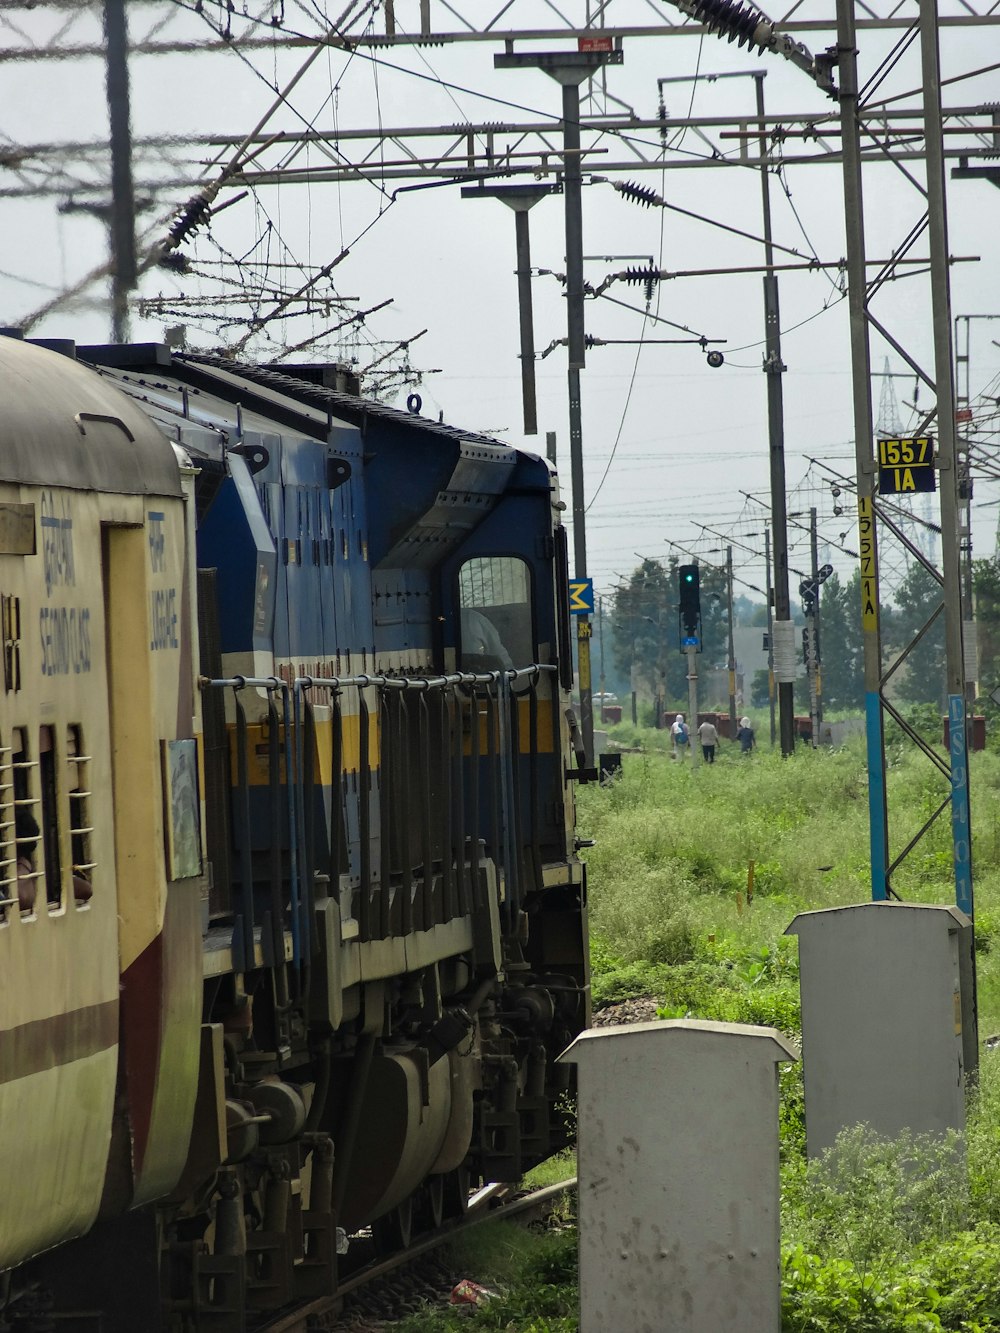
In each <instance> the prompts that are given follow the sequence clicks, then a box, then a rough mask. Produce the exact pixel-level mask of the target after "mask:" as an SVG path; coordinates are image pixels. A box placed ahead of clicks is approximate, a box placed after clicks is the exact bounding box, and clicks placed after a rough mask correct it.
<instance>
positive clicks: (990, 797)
mask: <svg viewBox="0 0 1000 1333" xmlns="http://www.w3.org/2000/svg"><path fill="white" fill-rule="evenodd" d="M660 734H661V733H657V732H655V731H651V732H650V733H649V735H650V736H651V737H652V738H653V741H654V742H655V741H656V740H657V739H658V737H659V736H660ZM887 784H888V791H889V801H890V809H891V811H892V818H891V824H890V835H891V842H892V849H893V851H895V850H896V849H898V848H899V847H901V846H902V845H905V843H906V842H907V841H908V840H909V839H910V837H911V836H912V835H913V834H914V833H915V832H916V831H917V829H918V828H919V826H920V824H921V823H922V822H923V821H924V820H925V819H926V818H928V817H929V816H930V815H931V814H932V813H933V811H934V810H935V808H936V807H937V805H938V803H939V802H940V800H941V799H942V796H943V795H944V790H945V789H944V785H943V781H942V779H941V778H940V776H939V775H938V774H937V773H936V771H935V770H934V769H932V767H931V765H930V764H929V763H928V762H927V761H926V760H924V759H923V758H922V757H921V756H919V755H915V754H913V753H912V752H905V751H902V750H892V749H890V752H889V756H888V771H887ZM971 790H972V818H973V829H974V833H975V841H974V856H975V865H974V873H975V891H976V924H977V947H978V949H979V959H978V962H979V1004H980V1031H981V1032H982V1033H983V1034H984V1035H986V1034H988V1033H991V1032H997V1031H1000V957H998V956H997V955H996V954H995V953H994V951H993V950H992V949H991V945H992V943H993V939H994V937H995V936H996V934H997V932H998V930H1000V826H998V824H997V822H996V820H995V819H994V817H993V810H994V808H995V806H996V803H997V799H998V795H1000V755H997V754H993V753H988V752H987V753H983V754H976V755H973V756H972V764H971ZM578 823H579V828H580V832H581V834H583V835H584V836H587V837H592V838H594V839H595V840H596V846H595V847H594V848H592V849H591V850H590V851H589V852H588V853H587V860H588V879H589V883H590V927H591V936H592V961H593V966H594V1002H595V1005H598V1006H599V1005H601V1004H605V1003H610V1002H612V1001H614V1000H618V999H624V998H626V997H628V996H634V995H654V996H655V997H656V998H657V999H658V1000H660V1001H662V1003H663V1006H664V1008H665V1009H668V1010H671V1011H673V1010H676V1009H677V1008H678V1007H680V1006H681V1005H684V1006H685V1009H684V1012H688V1011H691V1012H692V1015H693V1016H695V1017H711V1018H722V1017H728V1016H729V1015H728V1014H724V1013H720V1012H717V1011H716V1010H717V1006H716V1003H715V1002H716V1000H718V998H719V997H718V996H716V997H714V998H713V997H712V996H711V995H710V994H709V992H711V991H713V990H718V989H720V988H721V989H722V990H727V989H735V990H736V991H739V989H740V987H739V986H738V985H734V984H733V983H735V982H736V981H738V980H739V979H740V976H741V974H743V973H746V974H748V975H749V974H751V973H752V976H751V977H750V979H751V980H753V981H754V984H755V986H756V987H757V988H758V989H764V990H767V989H769V985H770V982H772V981H773V980H774V979H775V970H776V969H779V970H780V964H779V960H780V959H783V958H788V957H790V955H789V954H788V953H787V952H785V951H786V950H788V949H791V950H792V952H794V944H793V943H791V942H790V941H789V940H787V939H786V938H785V937H784V931H785V930H786V928H787V927H788V925H789V924H790V923H791V921H792V919H793V918H794V916H795V915H796V914H797V913H798V912H801V911H810V910H814V909H818V908H823V907H832V906H837V905H842V904H846V903H851V902H865V901H868V900H869V899H870V897H871V878H870V868H869V851H868V785H867V771H866V765H865V755H864V749H863V745H862V744H861V743H860V742H858V743H853V744H849V745H847V746H845V747H843V748H842V749H839V750H832V751H830V750H822V751H813V750H811V749H806V748H801V749H799V750H798V751H797V752H796V753H795V754H794V755H793V756H791V757H790V758H788V759H782V758H781V757H780V756H779V755H777V754H776V753H773V752H771V751H769V750H768V749H766V748H761V749H759V750H757V751H756V752H755V753H754V754H753V755H752V756H751V757H750V758H749V759H743V758H741V757H740V756H739V754H738V753H737V752H736V747H735V746H732V745H730V744H729V743H726V742H724V743H723V747H722V752H721V754H720V756H719V759H718V760H717V762H716V763H715V764H714V765H713V766H711V767H705V766H704V765H698V766H694V767H692V765H691V763H690V761H686V762H684V763H678V762H673V761H671V760H670V759H669V758H667V759H664V758H663V757H661V756H660V755H658V754H656V753H641V754H626V755H625V756H624V768H623V772H622V776H621V777H620V778H619V779H618V780H616V781H615V782H614V784H613V785H612V786H610V787H607V788H602V789H598V788H595V787H587V788H583V789H582V790H581V791H580V793H579V797H578ZM751 863H753V897H752V901H751V903H750V904H749V905H748V903H747V887H748V879H749V876H750V865H751ZM893 883H894V887H895V888H896V890H897V892H898V893H899V894H900V895H901V896H902V897H903V898H904V899H906V900H909V901H914V902H939V903H949V902H953V901H954V884H953V881H952V877H951V832H950V827H949V824H948V821H947V817H946V816H944V817H942V818H940V819H938V820H937V821H936V822H935V824H934V825H933V826H932V828H931V830H930V832H929V834H928V835H926V836H925V838H924V839H923V840H922V841H921V842H920V844H919V845H918V847H917V849H916V850H915V851H914V852H913V853H912V854H911V855H910V857H908V858H907V860H906V861H905V862H904V863H903V865H902V866H901V867H900V869H899V870H898V871H897V872H896V874H895V876H894V879H893ZM755 968H756V971H754V969H755ZM761 971H763V972H764V973H766V975H764V976H761V975H760V972H761ZM792 979H793V980H794V976H793V977H792ZM706 1001H710V1002H709V1003H708V1009H710V1010H712V1011H711V1012H707V1011H706ZM671 1016H672V1014H671Z"/></svg>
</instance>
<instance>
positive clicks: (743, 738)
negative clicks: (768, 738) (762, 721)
mask: <svg viewBox="0 0 1000 1333" xmlns="http://www.w3.org/2000/svg"><path fill="white" fill-rule="evenodd" d="M736 739H737V740H738V741H739V743H740V754H741V755H748V754H749V753H750V751H751V750H752V749H753V747H754V745H755V744H756V743H757V742H756V739H755V737H754V734H753V727H752V726H751V725H750V719H749V718H748V717H741V718H740V727H739V731H737V733H736Z"/></svg>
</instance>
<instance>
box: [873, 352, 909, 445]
mask: <svg viewBox="0 0 1000 1333" xmlns="http://www.w3.org/2000/svg"><path fill="white" fill-rule="evenodd" d="M893 378H894V376H893V373H892V371H891V370H890V369H889V358H888V357H886V358H885V364H884V366H883V367H882V392H881V394H880V395H879V400H878V421H877V422H876V424H875V429H876V431H877V432H878V433H879V435H885V436H886V437H888V438H889V439H892V438H894V437H896V436H898V435H899V434H900V433H901V432H902V429H903V421H902V418H901V417H900V415H899V399H898V398H897V397H896V386H895V385H894V384H893V382H892V381H893Z"/></svg>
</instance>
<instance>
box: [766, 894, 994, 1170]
mask: <svg viewBox="0 0 1000 1333" xmlns="http://www.w3.org/2000/svg"><path fill="white" fill-rule="evenodd" d="M786 933H787V934H789V935H798V937H799V985H800V989H801V994H802V1050H803V1065H804V1082H805V1104H806V1148H807V1151H808V1154H809V1156H810V1157H816V1156H818V1155H819V1154H820V1153H822V1152H823V1150H824V1149H826V1148H829V1147H830V1146H831V1145H832V1144H833V1143H834V1141H835V1140H836V1137H837V1135H838V1134H839V1133H840V1131H841V1130H842V1129H845V1128H847V1127H849V1126H852V1125H859V1124H866V1125H869V1126H870V1127H871V1128H872V1129H873V1130H874V1131H875V1133H877V1134H879V1135H881V1136H882V1137H884V1138H893V1137H895V1136H896V1135H897V1134H899V1133H900V1132H901V1131H902V1130H904V1129H909V1130H912V1131H913V1132H914V1133H915V1134H933V1133H942V1132H944V1131H945V1130H948V1129H954V1130H962V1129H964V1127H965V1077H966V1075H967V1074H968V1073H969V1071H970V1069H974V1068H975V1066H976V1063H977V1060H978V1054H977V1049H976V1046H977V1043H976V1024H975V1016H974V1009H973V1006H974V1000H973V979H972V978H973V965H974V964H973V957H972V923H971V922H970V921H969V918H968V917H967V916H965V915H964V914H963V913H962V912H960V911H959V910H958V908H957V907H933V906H925V905H923V904H920V903H888V902H868V903H860V904H858V905H857V906H851V907H834V908H829V909H827V910H825V911H821V912H802V913H801V914H800V915H799V916H797V917H796V918H795V920H794V921H793V922H792V924H791V925H790V926H789V927H788V931H787V932H786Z"/></svg>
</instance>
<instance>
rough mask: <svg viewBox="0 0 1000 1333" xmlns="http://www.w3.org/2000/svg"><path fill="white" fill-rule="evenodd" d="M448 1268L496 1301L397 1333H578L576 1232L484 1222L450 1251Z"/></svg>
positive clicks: (412, 1321) (430, 1315) (447, 1310)
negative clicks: (496, 1332)
mask: <svg viewBox="0 0 1000 1333" xmlns="http://www.w3.org/2000/svg"><path fill="white" fill-rule="evenodd" d="M447 1262H448V1264H449V1265H450V1267H451V1268H452V1270H453V1271H454V1272H456V1273H458V1272H465V1273H468V1274H469V1275H470V1277H472V1278H473V1280H474V1281H476V1282H478V1283H479V1284H480V1285H481V1286H485V1287H487V1288H488V1289H489V1290H491V1291H494V1292H496V1293H497V1295H496V1297H495V1298H493V1299H491V1300H489V1301H487V1302H486V1303H485V1304H483V1305H481V1306H472V1305H458V1306H454V1307H428V1309H427V1311H426V1312H425V1313H422V1314H417V1315H412V1316H411V1317H410V1318H409V1319H405V1320H403V1322H402V1323H401V1324H399V1325H398V1329H399V1333H454V1330H458V1329H506V1330H511V1333H514V1330H516V1333H574V1331H575V1329H576V1327H577V1304H578V1299H579V1298H578V1292H577V1264H576V1228H575V1227H567V1228H565V1229H564V1230H560V1231H546V1232H537V1231H524V1230H522V1229H521V1228H520V1227H518V1226H516V1225H515V1224H514V1223H512V1222H486V1223H484V1224H483V1225H482V1226H481V1227H476V1228H475V1229H474V1230H472V1231H470V1232H468V1233H467V1234H466V1235H464V1236H463V1237H462V1238H461V1240H460V1241H458V1242H456V1244H455V1245H453V1246H452V1247H451V1250H450V1251H449V1253H448V1254H447Z"/></svg>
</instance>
